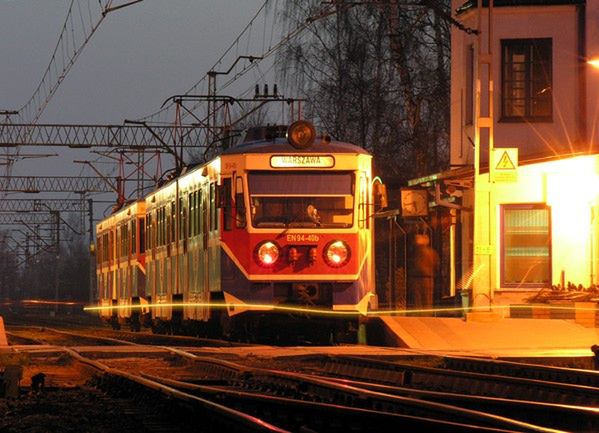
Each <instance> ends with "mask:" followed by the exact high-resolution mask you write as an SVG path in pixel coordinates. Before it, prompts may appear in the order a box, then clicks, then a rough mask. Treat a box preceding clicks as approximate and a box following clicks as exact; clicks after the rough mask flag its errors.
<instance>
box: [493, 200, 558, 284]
mask: <svg viewBox="0 0 599 433" xmlns="http://www.w3.org/2000/svg"><path fill="white" fill-rule="evenodd" d="M501 222H502V225H501V226H502V245H501V259H502V260H501V264H502V266H501V280H502V287H516V288H538V287H549V286H551V211H550V208H549V207H547V206H546V205H544V204H529V205H524V204H522V205H504V206H503V207H502V221H501Z"/></svg>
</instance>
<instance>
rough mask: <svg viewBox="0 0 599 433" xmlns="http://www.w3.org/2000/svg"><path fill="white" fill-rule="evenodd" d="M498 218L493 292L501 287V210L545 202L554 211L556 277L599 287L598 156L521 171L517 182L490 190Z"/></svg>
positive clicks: (499, 185)
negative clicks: (518, 205) (517, 204)
mask: <svg viewBox="0 0 599 433" xmlns="http://www.w3.org/2000/svg"><path fill="white" fill-rule="evenodd" d="M492 190H493V202H494V206H493V209H495V215H494V216H490V217H491V218H493V217H494V218H495V223H496V224H495V227H497V230H496V233H495V249H494V250H495V259H494V260H493V261H492V263H493V266H495V267H496V268H495V272H493V275H494V276H495V278H494V282H495V289H497V288H501V287H500V286H499V284H500V275H499V274H500V273H499V269H500V268H499V266H500V260H501V257H500V249H499V246H500V237H501V233H500V221H499V218H500V213H499V209H500V205H502V204H515V203H546V204H547V205H549V206H550V207H551V224H552V278H553V284H558V283H560V278H561V272H562V271H564V272H565V281H566V282H568V281H571V282H572V283H575V284H583V285H584V286H585V287H589V285H590V284H593V283H594V284H597V282H598V276H597V273H598V270H599V265H598V263H599V261H598V257H597V256H598V253H599V252H598V242H599V241H598V239H597V238H599V221H598V220H599V156H598V155H591V156H581V157H576V158H568V159H563V160H559V161H552V162H546V163H539V164H532V165H527V166H522V167H520V168H519V169H518V181H517V182H516V183H496V184H493V186H492Z"/></svg>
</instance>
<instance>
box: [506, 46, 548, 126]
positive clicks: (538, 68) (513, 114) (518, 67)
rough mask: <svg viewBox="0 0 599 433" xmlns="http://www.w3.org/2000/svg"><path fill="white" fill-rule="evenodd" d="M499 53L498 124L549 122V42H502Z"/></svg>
mask: <svg viewBox="0 0 599 433" xmlns="http://www.w3.org/2000/svg"><path fill="white" fill-rule="evenodd" d="M501 51H502V61H501V64H502V98H501V102H502V120H508V121H509V120H512V121H524V120H526V121H531V120H532V121H535V120H536V121H547V120H551V117H552V97H553V89H552V55H551V51H552V41H551V39H550V38H546V39H508V40H502V41H501Z"/></svg>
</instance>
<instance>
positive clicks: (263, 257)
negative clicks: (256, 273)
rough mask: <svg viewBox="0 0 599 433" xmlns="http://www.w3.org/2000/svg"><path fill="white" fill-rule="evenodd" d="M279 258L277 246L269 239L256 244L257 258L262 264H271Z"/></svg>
mask: <svg viewBox="0 0 599 433" xmlns="http://www.w3.org/2000/svg"><path fill="white" fill-rule="evenodd" d="M278 258H279V247H278V246H277V244H275V243H274V242H271V241H266V242H262V243H261V244H260V245H259V246H258V260H259V261H260V264H262V265H264V266H271V265H273V264H274V263H275V262H276V261H277V259H278Z"/></svg>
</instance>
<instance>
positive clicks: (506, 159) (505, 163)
mask: <svg viewBox="0 0 599 433" xmlns="http://www.w3.org/2000/svg"><path fill="white" fill-rule="evenodd" d="M495 168H496V169H497V170H515V169H516V166H515V165H514V163H513V162H512V160H511V158H510V156H509V155H508V153H507V151H505V152H503V155H501V158H500V159H499V162H498V163H497V165H496V166H495Z"/></svg>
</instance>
